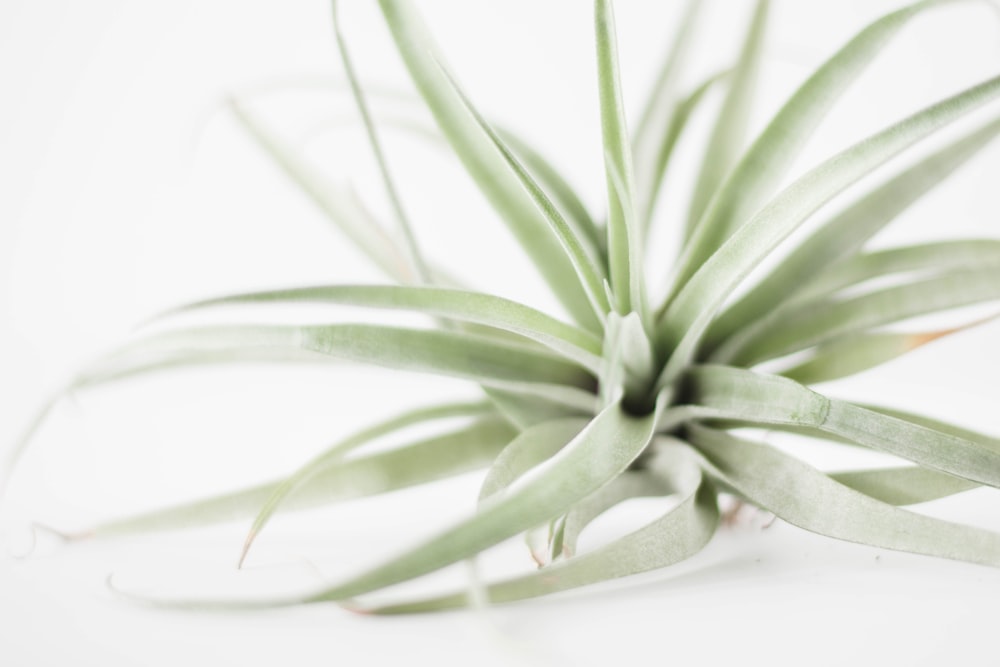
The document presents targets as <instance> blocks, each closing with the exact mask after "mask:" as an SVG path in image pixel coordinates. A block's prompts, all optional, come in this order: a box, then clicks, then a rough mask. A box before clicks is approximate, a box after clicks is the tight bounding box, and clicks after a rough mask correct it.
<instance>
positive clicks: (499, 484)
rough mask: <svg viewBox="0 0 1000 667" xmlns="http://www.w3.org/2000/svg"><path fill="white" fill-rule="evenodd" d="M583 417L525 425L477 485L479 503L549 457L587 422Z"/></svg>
mask: <svg viewBox="0 0 1000 667" xmlns="http://www.w3.org/2000/svg"><path fill="white" fill-rule="evenodd" d="M587 422H588V420H587V419H581V418H571V419H558V420H554V421H550V422H545V423H542V424H537V425H535V426H532V427H530V428H526V429H524V430H523V431H521V432H520V433H518V435H517V437H516V438H514V439H513V440H512V441H511V442H510V444H508V445H507V446H506V447H504V450H503V451H502V452H500V455H499V456H497V458H496V460H495V461H494V462H493V465H492V466H490V469H489V471H488V472H487V473H486V478H485V479H484V480H483V484H482V486H481V487H480V488H479V502H480V503H483V502H484V501H485V500H487V499H488V498H491V497H493V496H494V495H496V494H497V493H502V492H503V491H504V490H506V489H507V487H509V486H510V485H511V484H513V483H514V482H515V481H516V480H517V479H519V478H520V477H522V476H523V475H524V474H525V473H526V472H528V471H529V470H531V469H532V468H534V467H535V466H537V465H539V464H541V463H543V462H545V461H547V460H549V459H550V458H552V457H553V456H555V455H556V454H557V453H559V452H560V451H561V450H562V449H563V447H565V446H566V445H567V444H568V443H569V442H571V441H572V440H573V438H575V437H576V436H577V435H579V433H580V432H581V431H583V429H584V428H585V427H586V426H587Z"/></svg>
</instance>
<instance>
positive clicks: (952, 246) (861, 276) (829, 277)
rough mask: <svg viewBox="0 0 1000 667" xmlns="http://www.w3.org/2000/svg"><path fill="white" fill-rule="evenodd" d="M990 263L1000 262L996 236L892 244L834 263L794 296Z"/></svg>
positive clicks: (999, 243) (806, 296)
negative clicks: (895, 277)
mask: <svg viewBox="0 0 1000 667" xmlns="http://www.w3.org/2000/svg"><path fill="white" fill-rule="evenodd" d="M991 264H1000V241H998V240H996V239H970V240H960V241H935V242H932V243H921V244H918V245H911V246H903V247H897V248H889V249H887V250H880V251H877V252H869V253H862V254H859V255H855V256H853V257H851V258H849V259H844V260H842V261H840V262H838V263H836V264H834V265H833V266H831V267H830V268H828V269H827V270H826V271H823V272H821V273H820V274H819V275H817V276H816V277H815V278H814V279H812V280H811V281H810V282H809V283H808V284H807V285H805V286H804V287H803V288H802V290H800V291H799V292H798V293H797V294H796V295H795V300H796V301H805V300H807V299H814V298H816V297H818V296H824V295H828V294H834V293H836V292H838V291H839V290H842V289H846V288H856V287H857V286H858V285H864V284H865V283H866V282H868V281H870V280H877V279H881V278H888V277H891V276H899V275H902V274H906V275H907V277H923V276H926V275H928V274H931V273H938V272H945V271H950V270H954V269H959V268H963V267H964V268H970V267H973V266H988V265H991Z"/></svg>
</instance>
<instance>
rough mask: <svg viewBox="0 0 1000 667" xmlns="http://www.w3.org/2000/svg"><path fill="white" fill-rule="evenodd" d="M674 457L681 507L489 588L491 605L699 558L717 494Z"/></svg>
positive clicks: (442, 600)
mask: <svg viewBox="0 0 1000 667" xmlns="http://www.w3.org/2000/svg"><path fill="white" fill-rule="evenodd" d="M673 447H676V446H673ZM673 447H671V448H673ZM671 454H672V455H671V456H670V458H671V459H672V461H671V462H670V464H669V469H662V474H665V475H669V476H670V477H671V478H672V480H671V482H670V484H671V485H672V486H673V487H674V488H675V489H676V490H677V492H678V493H679V494H680V495H681V500H680V503H678V504H677V505H676V506H674V507H673V508H672V509H671V510H670V511H668V512H667V513H666V514H664V515H663V516H662V517H661V518H659V519H657V520H655V521H653V522H652V523H650V524H648V525H647V526H645V527H643V528H640V529H639V530H637V531H635V532H633V533H629V534H628V535H626V536H624V537H622V538H619V539H618V540H616V541H614V542H612V543H610V544H607V545H605V546H602V547H599V548H597V549H595V550H594V551H592V552H589V553H586V554H582V555H579V556H576V557H574V558H571V559H568V560H565V561H562V562H560V563H556V564H554V565H552V566H550V567H546V568H543V569H541V570H539V571H538V572H535V573H532V574H529V575H526V576H523V577H518V578H516V579H510V580H507V581H503V582H499V583H496V584H493V585H491V586H488V587H487V588H486V594H487V597H488V600H489V602H491V603H503V602H513V601H515V600H524V599H527V598H532V597H538V596H540V595H548V594H552V593H558V592H560V591H566V590H571V589H573V588H579V587H581V586H587V585H590V584H595V583H598V582H601V581H607V580H610V579H615V578H618V577H624V576H628V575H631V574H638V573H640V572H648V571H650V570H656V569H660V568H664V567H668V566H670V565H673V564H675V563H678V562H680V561H682V560H685V559H687V558H689V557H691V556H693V555H694V554H696V553H698V552H699V551H700V550H701V549H702V548H703V547H704V546H705V545H706V544H707V543H708V541H709V540H710V539H711V538H712V536H713V535H714V534H715V530H716V527H717V526H718V521H719V511H718V507H717V505H716V501H715V492H714V490H713V489H712V487H711V485H709V484H706V483H704V482H703V480H702V476H701V471H700V470H699V469H698V466H697V464H696V463H695V462H694V461H692V460H691V455H690V454H687V453H686V452H684V453H683V454H678V453H674V452H671ZM682 457H683V458H682ZM685 459H686V460H685ZM467 604H468V596H467V594H465V593H454V594H451V595H444V596H441V597H436V598H429V599H426V600H418V601H415V602H409V603H401V604H393V605H386V606H382V607H376V608H372V609H365V611H367V612H370V613H377V614H399V613H414V612H428V611H439V610H443V609H452V608H456V607H464V606H466V605H467Z"/></svg>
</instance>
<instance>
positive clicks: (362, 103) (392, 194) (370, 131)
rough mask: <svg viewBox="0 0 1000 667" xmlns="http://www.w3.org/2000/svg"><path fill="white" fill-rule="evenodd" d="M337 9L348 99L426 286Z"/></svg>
mask: <svg viewBox="0 0 1000 667" xmlns="http://www.w3.org/2000/svg"><path fill="white" fill-rule="evenodd" d="M337 8H338V4H337V0H333V3H332V13H333V32H334V35H335V37H336V41H337V50H338V51H339V53H340V61H341V63H342V64H343V66H344V72H345V73H346V74H347V80H348V82H349V83H350V86H351V95H352V97H353V98H354V102H355V104H356V105H357V107H358V113H359V114H360V116H361V120H362V123H363V124H364V126H365V133H366V134H367V136H368V143H369V144H370V145H371V149H372V153H373V154H374V156H375V162H376V164H378V170H379V173H380V174H381V176H382V183H383V185H384V186H385V191H386V196H387V197H388V198H389V203H390V204H391V205H392V210H393V213H394V214H395V216H396V221H397V222H398V223H399V227H400V230H402V232H403V238H404V239H406V247H407V249H408V250H409V257H410V262H411V264H412V266H413V272H414V273H415V274H416V276H417V278H418V279H419V281H420V282H421V283H424V284H427V283H430V282H432V280H433V279H432V276H431V271H430V269H429V268H428V266H427V263H426V262H425V261H424V257H423V253H422V252H421V251H420V245H419V244H418V243H417V237H416V236H415V235H414V233H413V225H412V224H411V223H410V218H409V216H408V215H407V213H406V209H405V208H404V207H403V201H402V198H401V197H400V196H399V192H398V191H397V190H396V184H395V183H394V182H393V178H392V173H391V172H390V170H389V164H388V162H387V161H386V159H385V154H384V153H383V151H382V142H381V141H380V140H379V136H378V132H377V131H376V129H375V123H374V122H373V121H372V116H371V113H370V112H369V111H368V102H367V101H366V100H365V94H364V92H363V91H362V90H361V84H360V83H359V82H358V77H357V75H356V74H355V72H354V64H353V63H352V62H351V54H350V52H349V50H348V48H347V41H346V40H345V39H344V35H343V32H342V31H341V29H340V13H339V12H338V11H337Z"/></svg>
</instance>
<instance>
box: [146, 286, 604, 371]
mask: <svg viewBox="0 0 1000 667" xmlns="http://www.w3.org/2000/svg"><path fill="white" fill-rule="evenodd" d="M298 302H317V303H335V304H340V305H350V306H364V307H368V308H388V309H396V310H411V311H416V312H422V313H428V314H430V315H435V316H439V317H447V318H453V319H458V320H462V321H465V322H474V323H476V324H482V325H485V326H490V327H496V328H498V329H503V330H504V331H509V332H511V333H515V334H518V335H520V336H524V337H525V338H529V339H531V340H534V341H536V342H539V343H541V344H543V345H546V346H548V347H549V348H551V349H553V350H555V351H557V352H559V353H560V354H563V355H564V356H566V357H568V358H570V359H573V360H575V361H577V362H579V363H580V364H581V365H582V366H583V367H584V368H587V369H588V370H590V371H592V372H594V373H597V372H599V370H600V353H601V341H600V339H599V338H598V337H597V336H595V335H593V334H591V333H590V332H588V331H585V330H583V329H580V328H578V327H575V326H573V325H570V324H566V323H564V322H560V321H559V320H557V319H555V318H554V317H550V316H548V315H546V314H545V313H543V312H541V311H538V310H535V309H534V308H530V307H528V306H525V305H522V304H520V303H518V302H516V301H511V300H510V299H504V298H502V297H497V296H491V295H489V294H483V293H480V292H468V291H462V290H453V289H444V288H437V287H403V286H395V285H318V286H314V287H299V288H292V289H283V290H271V291H266V292H250V293H246V294H235V295H232V296H224V297H218V298H213V299H207V300H205V301H199V302H196V303H192V304H188V305H185V306H181V307H179V308H176V309H174V310H171V311H168V312H167V313H166V314H165V315H174V314H179V313H186V312H190V311H194V310H200V309H203V308H208V307H213V306H227V305H236V304H253V303H278V304H283V303H298Z"/></svg>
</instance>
